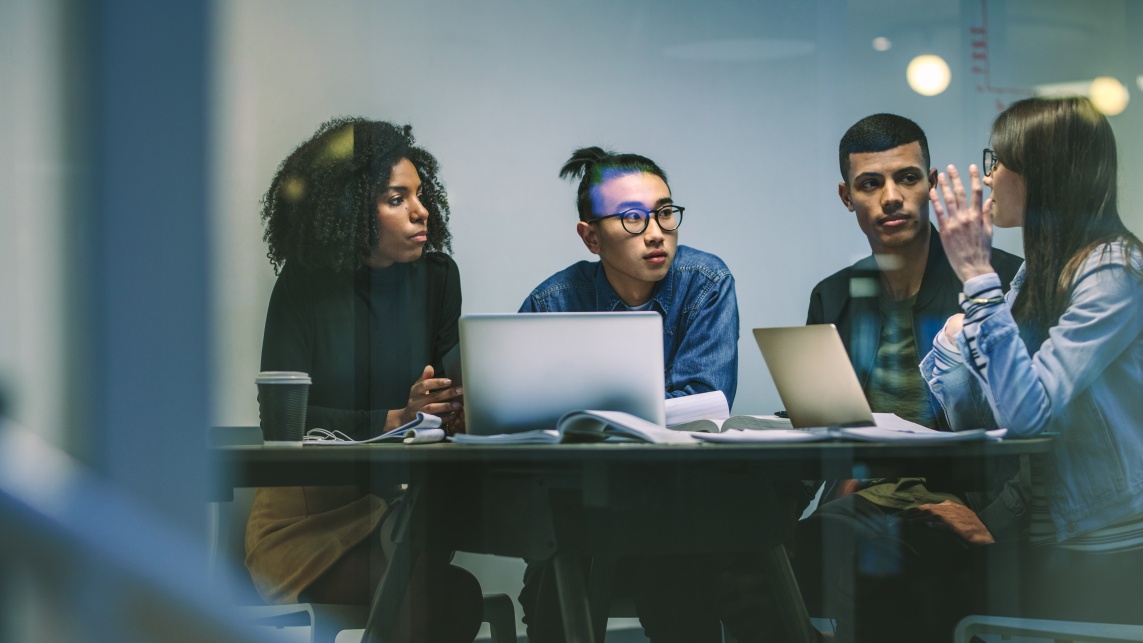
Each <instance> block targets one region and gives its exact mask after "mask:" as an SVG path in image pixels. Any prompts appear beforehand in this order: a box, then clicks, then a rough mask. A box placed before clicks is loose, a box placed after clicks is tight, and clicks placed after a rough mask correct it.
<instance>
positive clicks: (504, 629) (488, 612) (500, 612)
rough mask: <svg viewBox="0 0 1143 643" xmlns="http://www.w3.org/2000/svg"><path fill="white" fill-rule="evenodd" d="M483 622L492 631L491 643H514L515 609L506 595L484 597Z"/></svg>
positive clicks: (486, 595)
mask: <svg viewBox="0 0 1143 643" xmlns="http://www.w3.org/2000/svg"><path fill="white" fill-rule="evenodd" d="M484 622H485V623H488V626H489V629H490V630H491V631H492V643H516V608H515V607H514V606H513V605H512V599H511V598H510V597H509V596H508V595H507V594H485V595H484Z"/></svg>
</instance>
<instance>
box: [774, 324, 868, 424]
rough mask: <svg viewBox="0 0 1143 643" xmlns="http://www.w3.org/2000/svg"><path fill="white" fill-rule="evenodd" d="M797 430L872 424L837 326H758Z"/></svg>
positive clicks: (781, 394) (866, 404)
mask: <svg viewBox="0 0 1143 643" xmlns="http://www.w3.org/2000/svg"><path fill="white" fill-rule="evenodd" d="M754 339H755V341H757V342H758V348H759V349H761V350H762V358H763V359H764V360H766V368H768V369H769V370H770V377H772V378H773V379H774V386H775V387H777V389H778V396H779V397H781V398H782V404H783V405H785V407H786V413H787V414H789V416H790V423H791V424H793V425H794V427H795V428H799V429H801V428H808V427H817V426H873V424H874V422H873V413H872V411H871V410H870V408H869V402H868V401H867V400H866V399H865V393H864V392H862V390H861V383H860V382H858V381H857V374H856V373H854V372H853V364H851V363H850V362H849V355H848V354H847V353H846V352H845V346H844V345H843V344H842V343H841V337H840V336H839V335H838V334H837V328H835V327H834V325H833V324H815V325H810V326H790V327H785V328H755V329H754Z"/></svg>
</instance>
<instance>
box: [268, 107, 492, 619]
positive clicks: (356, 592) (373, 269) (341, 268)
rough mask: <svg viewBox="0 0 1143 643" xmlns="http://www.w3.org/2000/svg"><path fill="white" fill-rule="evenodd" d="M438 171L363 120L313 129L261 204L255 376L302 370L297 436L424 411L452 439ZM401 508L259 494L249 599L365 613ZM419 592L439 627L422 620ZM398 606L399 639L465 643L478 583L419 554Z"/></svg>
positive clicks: (354, 497) (305, 494)
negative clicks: (260, 313)
mask: <svg viewBox="0 0 1143 643" xmlns="http://www.w3.org/2000/svg"><path fill="white" fill-rule="evenodd" d="M437 171H438V166H437V162H436V160H435V159H434V158H433V157H432V155H430V154H429V153H428V152H426V151H424V150H423V149H421V148H418V147H416V146H415V145H414V139H413V135H412V130H411V128H410V127H408V126H404V127H398V126H395V125H392V124H390V123H385V122H379V121H371V120H366V119H362V118H337V119H333V120H331V121H329V122H327V123H325V124H323V125H322V126H321V127H320V128H318V131H317V133H315V134H314V135H313V136H312V137H311V138H310V139H309V140H308V141H306V142H304V143H302V144H301V145H300V146H299V147H298V148H297V149H296V150H294V151H293V153H291V154H290V155H289V156H288V157H287V158H286V160H285V161H283V162H282V164H281V166H279V167H278V171H277V173H276V174H275V176H274V180H273V181H272V182H271V183H270V189H269V191H267V192H266V196H265V198H264V199H263V207H262V219H263V220H264V221H265V223H266V235H265V239H266V242H267V244H268V245H269V253H268V256H269V258H270V262H271V263H272V264H273V265H274V268H275V270H276V271H277V272H278V281H277V283H276V284H275V285H274V290H273V293H272V294H271V296H270V305H269V309H268V310H267V313H266V329H265V335H264V337H263V341H262V365H261V367H262V370H264V371H302V372H305V373H309V375H310V378H311V380H312V382H313V384H312V385H311V387H310V393H309V403H308V406H307V412H306V428H307V429H310V428H315V427H320V428H323V429H326V430H330V431H333V430H337V431H341V432H343V433H346V434H348V435H350V436H351V437H353V438H355V439H365V438H369V437H373V436H376V435H379V434H380V433H383V432H385V431H388V430H390V429H393V428H396V427H397V426H400V425H402V424H404V423H406V422H409V421H410V420H412V419H414V418H415V417H416V415H417V413H418V412H424V413H431V414H434V415H439V416H441V417H442V418H444V420H445V422H446V427H449V428H451V429H454V430H463V428H464V427H463V413H462V411H461V404H460V397H459V396H460V393H461V390H460V388H459V387H457V388H451V386H452V383H451V381H450V380H448V379H446V378H442V377H435V375H436V374H437V373H440V372H441V362H442V359H443V357H444V355H445V353H446V352H447V351H448V350H449V349H451V348H453V347H454V346H456V345H457V342H458V336H457V320H458V318H459V317H460V274H459V272H458V270H457V266H456V263H454V262H453V260H452V258H451V257H449V256H448V255H447V254H445V253H446V252H447V251H448V250H449V249H450V239H451V236H450V235H449V231H448V216H449V209H448V200H447V198H446V196H445V192H444V188H443V186H442V185H441V182H440V180H439V179H438V178H437ZM382 495H385V496H386V497H382ZM400 495H401V493H400V491H399V490H395V491H394V492H392V493H388V494H381V495H378V494H377V491H376V490H371V489H365V488H359V487H289V488H263V489H258V490H257V491H256V492H255V496H254V505H253V507H252V509H251V512H250V519H249V523H248V525H247V531H246V567H247V568H248V569H249V570H250V574H251V577H252V578H253V580H254V584H255V586H256V587H257V589H258V591H259V593H260V594H261V595H262V597H263V598H264V599H266V600H267V601H268V602H271V603H290V602H298V601H311V602H316V603H350V604H369V601H370V596H371V593H372V591H373V589H374V588H375V587H376V586H377V583H378V581H379V580H380V578H381V577H382V575H383V574H384V571H385V568H386V566H387V563H388V556H389V555H391V553H392V549H393V548H392V542H391V540H390V538H389V537H388V535H389V533H390V530H391V523H392V522H393V521H387V520H386V519H385V518H386V517H387V516H389V515H392V514H393V513H394V512H391V511H390V509H391V508H392V507H393V506H394V505H395V504H396V503H398V502H399V501H400ZM430 592H431V595H432V597H433V598H432V601H433V610H434V611H436V612H444V613H448V615H449V616H448V618H444V619H442V618H436V619H431V623H430V619H429V615H428V608H427V604H428V602H427V601H428V598H427V597H428V595H429V593H430ZM402 609H403V615H402V617H401V618H400V619H399V620H398V623H399V625H398V628H399V630H401V631H400V632H398V633H397V635H398V638H402V639H411V640H433V641H471V640H472V639H473V638H475V636H476V632H477V630H478V628H479V626H480V620H481V610H482V605H481V593H480V586H479V584H478V583H477V582H476V579H475V578H474V577H473V576H472V575H471V574H469V573H468V572H466V571H464V570H462V569H459V568H457V567H452V566H450V565H449V564H448V560H447V557H445V556H427V557H426V556H422V557H421V562H420V563H419V565H418V568H417V569H416V570H415V572H414V578H413V586H412V588H411V591H410V592H409V598H408V600H407V601H406V604H405V606H404V607H403V608H402ZM438 616H439V614H438ZM432 628H436V629H432Z"/></svg>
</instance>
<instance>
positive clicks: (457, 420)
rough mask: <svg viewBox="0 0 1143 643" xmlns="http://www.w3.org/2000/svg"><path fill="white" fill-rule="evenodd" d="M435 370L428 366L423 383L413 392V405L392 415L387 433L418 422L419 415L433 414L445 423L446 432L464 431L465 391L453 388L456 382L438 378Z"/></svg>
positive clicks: (419, 383) (414, 388)
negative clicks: (463, 402) (463, 395)
mask: <svg viewBox="0 0 1143 643" xmlns="http://www.w3.org/2000/svg"><path fill="white" fill-rule="evenodd" d="M433 375H434V371H433V367H432V366H426V367H425V370H424V371H423V372H422V373H421V377H420V379H418V380H417V382H416V383H415V384H413V386H412V388H410V389H409V402H408V404H406V405H405V408H403V409H393V410H392V411H389V414H388V416H387V417H386V421H385V430H386V431H388V430H391V429H395V428H397V427H399V426H401V425H402V424H408V423H409V422H412V421H413V420H415V419H416V418H417V413H429V414H431V415H436V416H439V417H440V418H441V419H442V420H443V421H444V426H445V430H447V431H449V432H450V433H455V432H458V431H459V432H463V431H464V413H462V412H461V409H463V408H464V407H463V404H462V403H461V401H460V400H461V399H462V398H461V394H462V393H463V392H464V391H463V390H461V387H459V386H458V387H456V388H451V387H452V380H450V379H448V378H443V377H437V378H434V377H433Z"/></svg>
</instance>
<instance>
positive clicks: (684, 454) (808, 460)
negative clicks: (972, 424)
mask: <svg viewBox="0 0 1143 643" xmlns="http://www.w3.org/2000/svg"><path fill="white" fill-rule="evenodd" d="M1051 442H1052V439H1051V438H1050V437H1037V438H1030V439H1021V440H1003V441H992V440H988V441H972V442H944V443H932V442H930V443H918V442H878V443H872V442H844V441H827V442H802V443H792V444H791V443H782V444H773V443H770V444H702V445H693V446H691V445H654V444H630V443H627V444H544V445H479V446H478V445H462V444H452V443H440V444H420V445H402V444H374V445H359V446H304V447H266V446H262V445H230V446H220V447H214V448H212V453H213V454H214V456H215V458H216V462H217V464H218V465H219V466H220V470H221V471H222V472H223V473H224V474H225V475H227V476H228V479H226V480H225V481H223V482H222V484H221V485H220V486H221V487H225V488H233V487H250V486H296V485H333V484H360V483H362V482H365V481H370V482H373V483H376V482H377V478H378V476H379V475H381V476H385V477H390V476H391V477H392V478H393V481H394V482H399V481H402V479H403V478H405V477H407V476H408V475H409V472H410V471H412V470H414V469H424V470H430V469H435V468H439V467H448V468H450V469H457V470H462V469H473V468H477V469H489V468H491V469H495V470H497V471H500V472H505V471H511V470H519V471H520V472H522V473H528V472H532V473H534V472H536V471H540V470H543V471H548V472H552V471H563V472H576V471H581V470H585V469H592V470H601V469H602V470H607V471H625V472H630V471H632V470H647V471H650V470H654V469H662V468H664V467H667V468H675V469H678V468H687V469H695V468H697V469H702V468H709V467H715V468H720V469H727V468H732V469H736V470H741V471H743V472H749V474H750V475H753V476H758V477H763V478H768V479H772V480H791V479H824V478H851V477H857V478H869V477H902V476H914V475H928V476H935V475H942V476H953V477H959V478H972V477H977V478H979V477H981V476H984V475H987V473H988V471H989V462H990V461H995V460H996V459H998V458H1003V457H1008V456H1019V455H1030V454H1040V453H1045V452H1047V451H1048V450H1049V449H1050V447H1051Z"/></svg>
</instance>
